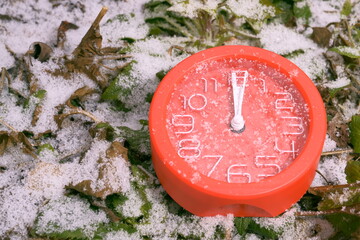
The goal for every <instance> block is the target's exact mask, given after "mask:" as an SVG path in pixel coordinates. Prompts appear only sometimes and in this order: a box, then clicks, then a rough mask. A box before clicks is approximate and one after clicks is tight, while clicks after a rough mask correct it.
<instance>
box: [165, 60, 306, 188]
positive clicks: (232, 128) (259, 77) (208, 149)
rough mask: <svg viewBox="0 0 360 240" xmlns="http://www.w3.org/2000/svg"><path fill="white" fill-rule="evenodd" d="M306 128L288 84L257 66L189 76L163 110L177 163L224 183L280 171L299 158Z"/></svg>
mask: <svg viewBox="0 0 360 240" xmlns="http://www.w3.org/2000/svg"><path fill="white" fill-rule="evenodd" d="M308 127H309V120H308V107H307V105H306V104H305V101H304V99H303V98H302V96H301V94H300V93H299V91H298V90H297V88H296V87H295V85H294V84H293V83H292V81H291V80H290V79H288V77H286V76H285V75H283V74H282V73H280V72H278V71H275V70H274V69H273V68H270V67H268V66H267V65H265V64H263V63H261V62H258V61H255V60H246V59H236V60H235V59H234V60H232V59H229V60H228V61H222V62H218V61H217V62H214V64H211V62H210V63H207V64H206V65H203V66H202V65H200V66H198V67H197V68H196V69H192V70H190V71H189V72H188V73H187V74H185V75H184V77H183V78H182V79H181V81H179V82H178V84H176V86H175V87H174V89H173V93H172V95H171V97H170V101H169V103H168V106H167V109H166V128H167V132H168V135H169V139H170V142H171V144H172V145H173V147H174V149H176V152H177V155H178V156H179V157H180V159H181V160H182V161H185V162H186V163H188V164H189V165H190V166H191V168H193V169H194V170H195V171H196V172H197V173H199V174H200V175H204V176H207V177H209V178H212V179H215V180H218V181H223V182H228V183H251V182H259V181H262V180H263V179H265V178H268V177H271V176H274V175H276V174H278V173H280V172H281V171H282V170H284V169H286V168H287V167H288V166H289V165H290V164H291V163H292V161H293V160H294V159H295V158H296V157H297V156H298V155H299V153H300V152H301V150H302V148H303V146H304V144H305V142H306V138H307V134H308ZM170 164H171V162H170ZM194 181H196V178H194Z"/></svg>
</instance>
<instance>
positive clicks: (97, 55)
mask: <svg viewBox="0 0 360 240" xmlns="http://www.w3.org/2000/svg"><path fill="white" fill-rule="evenodd" d="M106 12H107V8H105V7H104V8H102V9H101V11H100V13H99V14H98V16H97V17H96V19H95V20H94V22H93V23H92V25H91V26H90V28H89V30H88V31H87V33H86V34H85V36H84V37H83V38H82V39H81V42H80V44H79V45H78V46H77V47H76V48H75V50H74V51H73V58H71V59H67V60H66V61H65V65H66V68H67V70H68V71H69V72H73V71H78V72H82V73H84V74H86V75H87V76H88V77H89V78H90V79H91V80H93V81H95V82H96V83H98V84H99V86H100V87H101V88H102V89H104V88H106V87H107V86H108V84H109V80H108V77H107V76H104V75H103V74H102V72H101V68H106V69H109V70H118V69H119V68H118V67H117V68H115V69H110V68H109V67H107V66H105V65H104V64H103V61H104V60H118V59H124V58H128V57H130V56H128V55H122V54H118V51H119V48H112V47H106V48H102V36H101V34H100V27H99V23H100V21H101V19H102V18H103V17H104V15H105V14H106ZM105 55H110V56H105Z"/></svg>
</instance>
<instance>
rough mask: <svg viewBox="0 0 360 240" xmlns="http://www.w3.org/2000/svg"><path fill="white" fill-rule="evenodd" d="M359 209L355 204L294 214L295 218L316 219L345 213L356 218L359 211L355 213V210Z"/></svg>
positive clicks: (359, 206)
mask: <svg viewBox="0 0 360 240" xmlns="http://www.w3.org/2000/svg"><path fill="white" fill-rule="evenodd" d="M358 208H360V204H355V205H352V206H346V207H341V208H336V209H329V210H323V211H305V212H296V213H295V216H297V217H316V216H323V215H330V214H334V213H347V214H352V215H355V216H358V214H359V211H355V209H358Z"/></svg>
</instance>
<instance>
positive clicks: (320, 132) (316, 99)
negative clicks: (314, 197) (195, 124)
mask: <svg viewBox="0 0 360 240" xmlns="http://www.w3.org/2000/svg"><path fill="white" fill-rule="evenodd" d="M226 58H245V59H248V60H257V61H260V62H262V63H264V64H266V65H268V66H270V67H272V68H274V69H276V70H278V71H279V72H281V73H283V74H285V75H286V76H287V77H288V78H290V79H291V80H292V81H293V83H294V84H295V86H296V87H297V89H298V90H299V92H300V93H301V95H302V96H303V98H304V100H305V102H306V104H307V105H308V108H309V132H308V136H307V140H306V143H305V145H304V147H303V150H302V151H301V153H300V154H299V155H298V156H297V157H296V159H294V161H293V162H292V163H291V164H290V165H289V166H288V167H287V168H286V169H284V170H282V171H281V172H280V173H279V174H277V175H275V176H272V177H268V178H266V179H264V180H262V181H260V182H254V183H227V182H222V181H218V180H215V179H212V178H210V177H207V176H206V175H203V174H201V173H199V172H197V171H195V170H194V169H192V168H191V167H190V166H189V165H188V163H186V162H185V161H183V159H182V158H180V157H179V156H178V155H177V152H176V150H175V149H174V147H173V145H172V144H171V142H170V139H169V137H168V133H167V129H166V127H165V126H166V108H167V104H168V102H169V101H170V97H171V93H172V92H173V90H174V87H175V85H176V83H177V82H179V81H181V79H182V77H183V76H184V75H185V74H186V73H187V72H188V71H190V70H191V69H193V68H194V67H196V66H198V65H199V64H201V63H204V62H208V61H213V60H219V59H226ZM326 129H327V126H326V112H325V108H324V103H323V101H322V98H321V96H320V94H319V92H318V90H317V89H316V86H315V85H314V83H313V82H312V80H311V79H310V78H309V77H308V76H307V75H306V74H305V73H304V72H303V71H302V70H301V69H300V68H299V67H297V66H296V65H295V64H294V63H292V62H291V61H289V60H288V59H286V58H284V57H282V56H280V55H278V54H276V53H273V52H271V51H268V50H265V49H261V48H256V47H251V46H243V45H227V46H221V47H215V48H210V49H207V50H203V51H200V52H198V53H196V54H194V55H192V56H190V57H188V58H186V59H185V60H183V61H182V62H180V63H179V64H177V65H176V66H175V67H174V68H173V69H172V70H170V71H169V73H168V74H167V75H166V76H165V77H164V79H163V80H162V81H161V82H160V84H159V86H158V88H157V90H156V92H155V94H154V96H153V99H152V102H151V106H150V112H149V131H150V139H151V148H152V152H153V154H154V153H156V155H157V156H158V158H157V159H153V161H162V162H161V164H162V165H163V166H164V167H165V168H166V169H167V171H170V172H171V173H172V174H173V175H174V176H175V177H176V178H178V180H179V181H181V182H183V183H184V184H186V185H187V186H188V187H189V188H192V189H194V190H196V191H200V192H203V193H204V194H208V195H212V196H218V197H223V198H241V199H252V198H255V197H259V196H267V195H270V194H274V193H276V192H278V191H279V192H281V191H282V190H283V189H284V188H288V187H289V186H292V187H293V186H294V184H295V186H296V185H299V184H300V185H306V188H307V187H308V186H309V185H310V184H311V182H312V180H313V177H314V174H315V170H316V167H317V165H318V162H319V159H320V155H321V152H322V148H323V143H324V139H325V136H326ZM170 161H171V162H172V164H173V165H172V164H170ZM154 165H155V164H154ZM155 170H157V171H163V170H164V169H159V170H158V169H155ZM196 173H198V174H200V175H201V178H200V179H199V180H198V181H196V182H192V181H191V178H192V177H193V176H194V174H196ZM304 177H305V179H308V181H307V182H304V181H303V179H304ZM300 189H303V187H300V188H299V190H300ZM302 191H303V190H302Z"/></svg>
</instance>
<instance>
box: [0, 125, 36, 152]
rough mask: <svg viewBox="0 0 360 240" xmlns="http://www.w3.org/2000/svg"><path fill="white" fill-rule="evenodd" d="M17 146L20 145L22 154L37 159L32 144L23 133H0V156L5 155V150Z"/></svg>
mask: <svg viewBox="0 0 360 240" xmlns="http://www.w3.org/2000/svg"><path fill="white" fill-rule="evenodd" d="M18 144H21V149H22V150H23V152H24V153H26V154H29V155H31V156H32V157H34V158H37V156H36V154H35V153H34V148H33V146H32V144H31V143H30V141H29V139H28V138H27V137H26V136H25V134H24V133H22V132H15V131H11V132H6V131H0V156H1V155H3V154H4V153H5V151H6V149H8V148H10V147H13V146H17V145H18Z"/></svg>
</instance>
